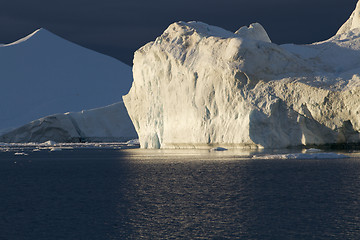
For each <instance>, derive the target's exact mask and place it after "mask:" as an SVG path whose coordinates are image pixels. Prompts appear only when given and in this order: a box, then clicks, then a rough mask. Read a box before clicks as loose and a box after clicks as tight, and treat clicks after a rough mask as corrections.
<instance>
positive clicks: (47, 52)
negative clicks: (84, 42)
mask: <svg viewBox="0 0 360 240" xmlns="http://www.w3.org/2000/svg"><path fill="white" fill-rule="evenodd" d="M131 82H132V70H131V67H130V66H128V65H126V64H124V63H122V62H120V61H118V60H117V59H114V58H112V57H109V56H105V55H103V54H100V53H97V52H95V51H92V50H89V49H86V48H83V47H81V46H79V45H76V44H74V43H71V42H69V41H67V40H65V39H63V38H61V37H59V36H57V35H55V34H53V33H51V32H49V31H47V30H46V29H39V30H36V31H35V32H33V33H32V34H30V35H28V36H26V37H24V38H22V39H20V40H18V41H16V42H13V43H10V44H0V83H1V87H0V134H2V133H6V132H9V131H10V130H13V129H15V128H17V127H20V126H22V125H24V124H27V123H29V122H31V121H33V120H35V119H39V118H42V117H45V116H49V115H53V114H57V113H65V112H78V111H82V110H88V109H93V108H99V107H103V106H107V105H110V104H113V103H116V102H120V101H122V99H121V96H122V95H124V94H126V93H127V92H128V91H129V89H130V86H131Z"/></svg>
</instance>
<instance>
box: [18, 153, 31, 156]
mask: <svg viewBox="0 0 360 240" xmlns="http://www.w3.org/2000/svg"><path fill="white" fill-rule="evenodd" d="M14 155H15V156H27V155H29V154H27V153H24V152H16V153H14Z"/></svg>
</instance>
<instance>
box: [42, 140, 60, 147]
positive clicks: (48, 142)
mask: <svg viewBox="0 0 360 240" xmlns="http://www.w3.org/2000/svg"><path fill="white" fill-rule="evenodd" d="M55 144H56V142H55V141H52V140H49V141H46V142H43V143H41V144H40V145H43V146H44V145H45V146H53V145H55Z"/></svg>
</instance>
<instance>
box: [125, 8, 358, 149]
mask: <svg viewBox="0 0 360 240" xmlns="http://www.w3.org/2000/svg"><path fill="white" fill-rule="evenodd" d="M359 2H360V1H359ZM359 4H360V3H358V4H357V10H355V14H353V15H352V16H351V18H350V19H349V20H348V22H351V27H342V30H341V31H339V33H338V34H337V35H335V36H334V37H332V38H330V39H329V40H327V41H323V42H318V43H314V44H309V45H294V44H286V45H277V44H274V43H271V42H270V39H269V38H268V37H267V34H266V32H265V30H263V28H262V27H261V25H260V24H254V25H250V27H245V28H240V30H239V31H237V33H238V34H234V33H231V32H229V31H226V30H224V29H221V28H218V27H214V26H210V25H207V24H205V23H201V22H189V23H186V22H176V23H174V24H171V25H170V26H169V27H168V28H167V29H166V30H165V32H164V33H163V34H162V35H161V36H159V37H158V38H157V39H156V40H155V41H153V42H150V43H148V44H146V45H145V46H143V47H142V48H140V49H139V50H137V51H136V52H135V56H134V66H133V77H134V82H133V85H132V87H131V89H130V91H129V93H128V94H127V95H126V96H124V97H123V99H124V103H125V106H126V108H127V110H128V112H129V115H130V117H131V119H132V121H133V123H134V126H135V129H136V131H137V133H138V135H139V141H140V145H141V147H142V148H202V147H209V148H214V147H224V148H238V147H240V148H244V147H245V148H247V147H250V148H252V147H256V148H283V147H289V146H299V145H322V144H348V143H359V142H360V134H359V131H360V29H359V28H358V27H359V25H357V23H358V22H359V18H358V8H359ZM345 25H346V24H345ZM348 25H349V24H348ZM251 26H253V27H251ZM264 32H265V33H264ZM239 33H240V34H239Z"/></svg>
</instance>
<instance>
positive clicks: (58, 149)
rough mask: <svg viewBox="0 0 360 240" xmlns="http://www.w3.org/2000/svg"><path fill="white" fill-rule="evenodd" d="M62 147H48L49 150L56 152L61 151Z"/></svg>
mask: <svg viewBox="0 0 360 240" xmlns="http://www.w3.org/2000/svg"><path fill="white" fill-rule="evenodd" d="M61 150H62V148H58V147H53V148H50V152H58V151H61Z"/></svg>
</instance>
